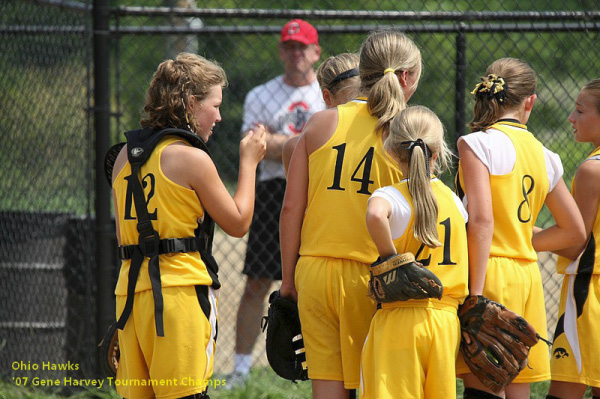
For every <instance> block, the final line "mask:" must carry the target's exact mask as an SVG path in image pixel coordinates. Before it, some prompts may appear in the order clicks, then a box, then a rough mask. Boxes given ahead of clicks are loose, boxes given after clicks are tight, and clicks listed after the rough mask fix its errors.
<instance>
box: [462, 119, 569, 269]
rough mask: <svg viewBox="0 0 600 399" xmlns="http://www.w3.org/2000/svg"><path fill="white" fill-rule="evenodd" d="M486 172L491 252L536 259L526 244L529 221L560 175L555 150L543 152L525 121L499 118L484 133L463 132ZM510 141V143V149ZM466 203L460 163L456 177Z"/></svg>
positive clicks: (494, 254) (528, 234) (528, 239)
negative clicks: (465, 133)
mask: <svg viewBox="0 0 600 399" xmlns="http://www.w3.org/2000/svg"><path fill="white" fill-rule="evenodd" d="M463 139H464V140H466V142H467V144H468V145H469V147H470V148H471V149H472V150H473V151H474V152H475V154H476V155H477V157H478V158H479V160H480V161H481V162H482V163H483V164H484V165H485V166H486V167H487V168H488V171H489V172H490V188H491V195H492V199H494V198H502V200H501V201H493V200H492V209H493V214H494V235H493V238H492V246H491V249H490V256H503V257H508V258H517V259H527V260H531V261H536V260H537V254H536V252H535V250H534V249H533V246H532V244H531V236H532V234H533V225H534V224H535V221H536V219H537V216H538V213H539V212H540V210H541V208H542V206H543V205H544V201H545V200H546V195H548V192H550V191H552V189H553V188H554V186H555V185H556V183H557V182H558V181H559V180H560V178H561V177H562V173H563V169H562V164H561V162H560V158H559V157H558V155H556V154H554V153H552V152H550V151H548V150H547V149H546V148H544V146H543V145H542V144H541V143H540V142H539V141H538V140H537V139H536V138H535V137H534V136H533V135H532V134H531V133H530V132H529V131H527V127H526V126H525V125H522V124H519V123H515V122H513V121H506V120H504V121H499V122H497V123H495V124H494V125H492V126H491V127H490V128H489V129H488V130H487V131H485V132H476V133H471V134H469V135H467V136H464V137H463ZM511 144H512V148H511ZM456 189H457V193H458V195H459V197H461V199H463V203H464V204H465V206H466V207H467V210H468V205H467V201H466V200H468V199H466V198H465V194H464V182H463V178H462V167H461V165H460V162H459V168H458V174H457V179H456Z"/></svg>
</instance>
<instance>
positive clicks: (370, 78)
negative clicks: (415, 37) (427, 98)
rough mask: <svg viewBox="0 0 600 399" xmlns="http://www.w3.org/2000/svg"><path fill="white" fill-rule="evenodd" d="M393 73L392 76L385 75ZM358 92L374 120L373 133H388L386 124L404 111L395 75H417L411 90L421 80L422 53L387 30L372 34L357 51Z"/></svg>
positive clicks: (410, 41) (402, 97)
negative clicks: (363, 96) (375, 130)
mask: <svg viewBox="0 0 600 399" xmlns="http://www.w3.org/2000/svg"><path fill="white" fill-rule="evenodd" d="M390 69H391V70H393V71H395V73H385V71H388V70H390ZM359 71H360V80H361V85H360V91H361V93H362V94H363V95H366V96H367V104H368V106H369V111H370V112H371V115H374V116H376V117H377V125H376V129H377V130H378V131H383V132H385V131H387V130H388V128H389V124H390V122H391V120H392V118H394V117H395V116H396V115H397V114H398V113H399V112H400V111H402V110H403V109H404V108H406V101H407V99H406V98H405V97H406V96H405V95H404V91H403V90H402V86H401V85H400V82H399V80H398V76H397V75H396V74H397V73H402V72H404V71H406V72H408V74H409V75H410V76H414V75H416V78H415V83H414V87H411V88H410V89H411V90H414V89H415V88H416V85H417V84H418V82H419V78H420V76H421V52H420V51H419V48H418V47H417V46H416V45H415V43H414V42H413V41H412V40H411V39H410V38H408V37H407V36H406V35H404V34H403V33H401V32H399V31H397V30H393V29H386V30H381V31H376V32H373V33H371V34H370V35H369V36H368V37H367V39H365V41H364V43H363V44H362V46H361V49H360V67H359Z"/></svg>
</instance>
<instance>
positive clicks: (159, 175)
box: [113, 136, 213, 295]
mask: <svg viewBox="0 0 600 399" xmlns="http://www.w3.org/2000/svg"><path fill="white" fill-rule="evenodd" d="M178 142H181V143H184V144H186V145H189V144H188V143H187V142H186V141H184V140H182V139H180V138H176V137H172V136H170V137H169V136H167V137H165V138H163V139H162V140H161V141H160V142H159V143H158V144H157V145H156V147H155V149H154V151H153V152H152V155H151V156H150V158H149V159H148V161H147V162H146V163H145V164H144V165H143V166H142V168H141V170H140V175H141V176H140V177H141V182H142V187H143V188H144V196H145V197H146V204H147V208H148V214H149V215H150V219H151V220H152V226H153V228H154V229H155V230H156V231H157V232H158V234H159V236H160V238H161V239H165V238H184V237H193V236H194V230H196V228H198V223H199V222H198V221H199V220H200V219H201V218H202V217H203V216H204V210H203V208H202V205H201V203H200V200H199V199H198V196H197V195H196V192H195V191H194V190H192V189H189V188H186V187H183V186H181V185H179V184H177V183H175V182H173V181H171V180H169V178H167V177H166V176H165V175H164V174H163V172H162V169H161V166H160V159H161V156H162V152H163V150H164V149H165V148H166V147H167V146H169V145H171V144H173V143H178ZM130 175H131V165H130V164H129V162H127V163H126V164H125V166H124V167H123V169H122V170H121V171H120V172H119V174H118V175H117V176H116V178H115V180H114V181H113V190H114V191H115V195H116V201H117V204H116V207H117V210H118V220H117V221H116V222H117V223H118V224H119V231H120V235H121V242H120V243H119V244H120V245H124V246H125V245H137V243H138V235H139V233H138V231H137V217H136V213H135V205H134V202H133V191H132V190H131V188H130V187H129V184H128V177H129V176H130ZM159 256H160V258H159V259H160V274H161V283H162V286H163V287H173V286H186V285H211V284H212V282H213V281H212V279H211V277H210V276H209V274H208V272H207V270H206V265H205V264H204V262H203V261H202V259H201V257H200V253H199V252H184V253H173V254H163V255H159ZM130 264H131V260H123V261H122V262H121V269H120V271H119V279H118V281H117V286H116V289H115V294H116V295H127V283H128V273H129V266H130ZM151 288H152V287H151V284H150V278H149V275H148V258H145V259H144V263H143V264H142V267H141V269H140V273H139V277H138V281H137V283H136V286H135V292H140V291H144V290H149V289H151Z"/></svg>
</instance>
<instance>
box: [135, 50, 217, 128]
mask: <svg viewBox="0 0 600 399" xmlns="http://www.w3.org/2000/svg"><path fill="white" fill-rule="evenodd" d="M215 85H220V86H221V87H225V86H227V76H226V75H225V71H224V70H223V68H221V66H220V65H219V64H218V63H217V62H216V61H211V60H207V59H206V58H204V57H201V56H199V55H196V54H191V53H179V54H178V55H177V57H176V58H175V60H167V61H164V62H162V63H161V64H160V65H159V66H158V68H157V69H156V72H154V76H153V77H152V81H151V82H150V87H149V88H148V91H147V92H146V101H145V104H144V115H143V116H142V119H141V121H140V125H141V126H142V127H143V128H151V129H153V130H160V129H164V128H166V127H177V128H181V129H188V130H191V131H193V132H197V131H198V125H197V122H196V120H195V118H194V116H193V114H192V113H191V112H188V109H187V108H188V107H187V102H188V101H189V100H188V99H189V98H190V96H194V97H195V98H196V99H197V100H198V101H202V100H204V99H205V98H206V96H207V95H208V92H209V90H210V88H211V87H213V86H215Z"/></svg>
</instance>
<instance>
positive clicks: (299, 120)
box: [287, 101, 311, 134]
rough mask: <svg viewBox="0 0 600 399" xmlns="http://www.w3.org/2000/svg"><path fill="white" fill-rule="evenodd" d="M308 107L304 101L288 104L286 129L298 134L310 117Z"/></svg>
mask: <svg viewBox="0 0 600 399" xmlns="http://www.w3.org/2000/svg"><path fill="white" fill-rule="evenodd" d="M309 109H310V107H309V106H308V104H306V103H305V102H304V101H298V102H295V103H292V104H290V106H289V107H288V115H287V116H288V129H290V132H291V133H292V134H299V133H301V132H302V129H304V125H306V122H307V121H308V118H310V115H311V114H310V112H309Z"/></svg>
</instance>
